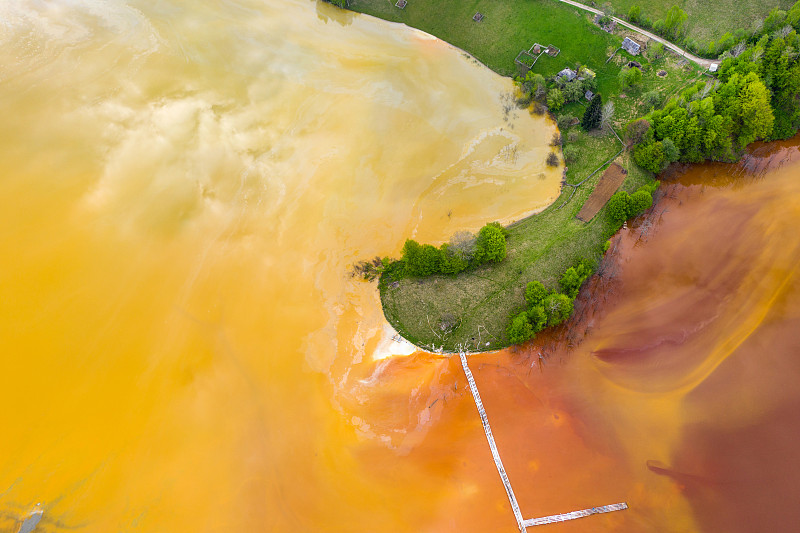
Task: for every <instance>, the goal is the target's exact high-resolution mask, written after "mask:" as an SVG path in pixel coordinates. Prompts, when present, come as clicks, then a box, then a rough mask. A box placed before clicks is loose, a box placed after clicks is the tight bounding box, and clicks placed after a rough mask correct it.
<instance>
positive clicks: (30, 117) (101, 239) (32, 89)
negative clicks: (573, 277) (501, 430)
mask: <svg viewBox="0 0 800 533" xmlns="http://www.w3.org/2000/svg"><path fill="white" fill-rule="evenodd" d="M0 20H2V24H0V44H1V45H2V46H0V114H1V115H2V117H3V119H2V121H3V127H2V128H0V228H1V229H0V254H2V255H1V256H2V258H3V259H2V268H0V339H2V348H3V349H2V359H1V360H0V402H1V403H2V405H3V410H2V411H3V414H2V416H1V417H0V427H1V428H2V438H1V439H0V530H2V531H16V530H17V528H18V527H19V525H20V520H21V519H22V518H23V517H24V516H26V514H27V513H29V512H31V511H32V510H33V509H35V507H34V506H35V505H36V504H37V503H41V504H42V507H41V508H42V509H43V510H44V518H43V520H42V522H41V524H40V526H39V529H41V530H42V531H62V530H65V531H66V530H73V529H72V528H77V529H74V530H80V531H87V532H95V531H97V532H108V531H148V532H150V531H152V532H156V531H193V532H196V531H292V532H299V531H342V532H352V531H372V530H377V529H382V530H387V531H440V530H442V527H445V528H446V525H445V526H442V524H447V523H449V522H447V520H449V518H448V517H441V518H440V517H439V509H440V507H439V503H440V502H441V501H443V500H448V501H449V500H451V499H453V498H456V501H464V502H469V501H472V500H470V498H475V497H476V495H477V496H478V497H479V496H480V495H481V494H482V492H481V491H483V490H484V489H482V488H481V487H478V486H476V485H474V484H469V483H467V484H464V483H462V482H461V481H453V480H452V479H451V477H450V476H451V468H450V466H448V465H451V466H452V464H453V463H452V462H453V461H454V460H455V458H457V457H458V455H459V454H458V453H457V450H456V453H452V454H451V453H449V452H448V451H447V450H445V449H442V450H440V451H439V452H438V453H436V454H432V455H430V456H429V457H428V458H427V459H425V460H422V461H420V460H412V459H410V458H409V454H410V453H412V454H413V450H414V449H415V446H416V445H417V444H418V443H419V442H420V441H421V440H422V439H423V438H424V435H425V434H426V431H427V429H426V428H428V427H430V426H431V425H432V424H433V420H434V418H430V417H429V418H426V416H427V415H426V416H422V415H420V416H418V415H417V414H414V415H413V416H412V417H411V418H409V419H405V418H403V417H405V416H406V415H405V414H404V413H407V412H408V409H409V407H408V405H416V404H414V403H413V402H415V401H419V402H422V401H423V400H424V398H422V397H420V396H419V386H420V383H421V382H422V381H428V382H430V380H435V379H450V380H452V379H453V378H452V375H451V374H448V372H446V371H445V370H446V368H443V367H442V365H441V364H440V363H431V362H429V361H428V362H420V363H419V365H420V366H419V367H418V368H416V369H414V370H413V371H409V372H408V373H407V374H406V376H405V377H403V376H397V377H396V378H394V379H393V380H391V381H390V382H389V383H387V387H388V388H387V389H386V396H384V395H382V394H381V395H378V396H379V397H377V398H376V400H375V402H376V403H375V404H374V405H373V407H374V409H375V411H374V413H384V414H385V416H387V417H390V418H391V417H395V416H396V417H398V419H397V421H400V420H401V419H402V423H400V425H399V426H398V427H389V426H391V424H388V423H387V424H388V425H387V426H386V428H382V427H379V425H376V424H375V421H374V419H369V420H368V417H366V416H363V413H361V416H359V414H358V413H357V411H360V410H361V407H360V406H363V405H367V404H369V403H370V402H371V401H372V400H371V394H372V393H371V392H370V393H364V392H363V391H362V388H363V387H366V386H367V384H368V383H369V382H368V381H367V380H368V379H369V376H373V377H374V378H375V379H381V378H380V375H379V374H374V372H377V370H375V369H374V368H373V366H372V365H373V363H372V361H373V360H376V359H379V358H380V357H381V356H382V355H385V353H384V352H382V351H381V350H382V349H380V350H378V349H377V347H378V346H379V344H380V342H381V340H382V337H383V336H384V335H385V331H384V322H383V318H382V314H381V310H380V305H379V301H378V297H377V293H376V290H375V286H374V285H368V284H365V283H360V282H357V281H354V280H353V279H351V278H350V277H349V276H348V267H349V265H351V264H352V263H353V262H355V261H358V260H360V259H365V258H370V257H373V256H375V255H396V254H397V253H398V251H399V249H400V248H401V246H402V244H403V241H404V239H405V238H406V237H407V236H409V235H413V236H415V237H416V238H418V239H419V240H422V241H429V242H441V241H443V240H445V239H447V237H448V236H449V235H450V234H452V233H453V232H455V231H458V230H461V229H472V230H475V229H477V228H478V227H480V226H481V225H483V224H484V223H486V222H488V221H492V220H502V221H511V220H514V219H518V218H521V217H523V216H525V215H526V214H528V213H530V212H532V211H535V210H537V209H541V208H543V207H544V206H546V205H547V204H548V203H549V202H551V201H552V199H553V198H554V197H555V196H556V195H557V194H558V187H559V180H560V173H561V169H560V168H553V169H548V168H547V166H546V165H545V163H544V161H545V158H546V156H547V154H548V153H549V151H550V148H549V146H548V143H549V141H550V138H551V137H552V135H553V133H554V131H555V129H554V127H553V125H552V124H550V123H548V122H547V121H546V120H545V119H544V118H541V117H534V116H531V115H530V114H529V113H527V112H524V111H519V110H516V109H513V108H511V107H509V105H508V102H509V96H508V95H509V94H510V93H511V92H512V90H513V86H512V84H511V82H510V80H508V79H503V78H500V77H498V76H497V75H495V74H493V73H492V72H490V71H488V70H487V69H486V68H484V67H482V66H481V65H479V64H478V63H477V62H476V61H474V60H473V59H471V58H469V57H468V56H466V55H465V54H464V53H463V52H461V51H458V50H456V49H454V48H452V47H450V46H448V45H446V44H444V43H442V42H439V41H437V40H434V39H432V38H430V37H429V36H426V35H424V34H421V33H419V32H416V31H414V30H411V29H409V28H405V27H402V26H396V25H390V24H387V23H384V22H380V21H377V20H374V19H370V18H367V17H361V16H354V15H352V14H348V13H345V12H342V11H339V10H336V9H334V8H331V7H330V6H327V5H325V4H316V3H313V2H308V1H300V0H297V1H282V2H278V1H274V0H269V1H265V2H262V1H255V0H253V1H247V0H245V1H226V2H182V1H177V0H172V1H162V2H146V1H130V2H123V1H115V0H111V1H108V2H100V1H95V0H78V1H74V0H70V1H67V0H55V1H52V2H38V1H34V0H10V1H5V2H2V4H1V5H0ZM385 344H386V343H384V344H383V345H385ZM412 360H413V359H412ZM387 361H388V360H387ZM375 364H379V363H375ZM379 368H380V367H379ZM420 372H421V374H420ZM442 376H449V377H447V378H445V377H442ZM362 378H363V379H362ZM409 398H412V400H409ZM414 398H417V399H416V400H414ZM409 402H411V403H409ZM444 405H445V403H444V402H440V404H439V407H437V409H440V408H442V407H443V406H444ZM465 405H466V406H467V407H468V404H465ZM396 406H399V407H400V409H399V410H395V407H396ZM404 406H405V407H404ZM439 413H446V411H444V410H441V411H439ZM468 414H469V411H464V415H465V416H464V420H465V423H466V424H467V425H469V427H471V424H472V423H473V419H472V418H471V417H469V416H468ZM448 416H449V415H448ZM393 420H394V419H393ZM398 423H399V422H398ZM478 442H479V441H478ZM476 450H479V451H478V452H477V453H483V451H481V450H482V449H481V448H476ZM478 462H479V461H478ZM481 468H483V466H482V467H481ZM467 485H469V486H467ZM492 490H494V489H492ZM37 531H38V529H37Z"/></svg>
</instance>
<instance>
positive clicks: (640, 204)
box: [608, 183, 658, 226]
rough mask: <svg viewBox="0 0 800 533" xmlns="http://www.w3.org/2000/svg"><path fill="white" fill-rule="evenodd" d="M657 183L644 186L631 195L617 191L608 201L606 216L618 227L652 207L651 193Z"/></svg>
mask: <svg viewBox="0 0 800 533" xmlns="http://www.w3.org/2000/svg"><path fill="white" fill-rule="evenodd" d="M655 187H658V183H654V184H653V185H645V186H644V187H642V188H640V189H639V190H637V191H636V192H635V193H633V194H628V193H627V192H626V191H617V192H616V193H614V196H612V197H611V199H610V200H609V201H608V216H609V217H611V220H613V221H614V222H615V223H616V224H617V225H618V226H619V225H620V224H622V223H623V222H625V221H626V220H628V219H630V218H633V217H635V216H638V215H640V214H642V213H644V212H645V211H647V210H648V209H650V207H652V205H653V191H654V190H655Z"/></svg>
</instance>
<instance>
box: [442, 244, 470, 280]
mask: <svg viewBox="0 0 800 533" xmlns="http://www.w3.org/2000/svg"><path fill="white" fill-rule="evenodd" d="M439 250H440V251H441V255H442V258H441V271H442V273H443V274H458V273H459V272H462V271H464V270H466V268H467V266H469V260H467V259H466V257H465V255H464V254H463V253H462V252H461V251H460V250H459V249H458V248H455V247H453V246H452V245H451V244H449V243H444V244H442V246H441V247H440V248H439Z"/></svg>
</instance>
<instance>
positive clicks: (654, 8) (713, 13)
mask: <svg viewBox="0 0 800 533" xmlns="http://www.w3.org/2000/svg"><path fill="white" fill-rule="evenodd" d="M577 1H578V2H581V3H582V4H586V5H591V4H592V2H591V0H577ZM794 1H795V0H746V1H744V2H743V1H741V0H738V1H737V0H704V1H703V0H606V1H604V2H600V1H597V2H595V3H596V5H595V6H594V7H595V8H596V9H603V10H604V9H606V7H604V6H607V5H610V6H611V7H612V8H613V11H614V13H615V14H616V15H617V16H620V15H627V14H628V11H629V10H630V8H631V6H634V5H638V6H639V7H640V8H641V10H642V17H649V18H650V19H651V20H652V21H653V22H655V21H656V20H658V19H664V18H665V17H666V15H667V11H668V10H669V8H670V7H672V6H674V5H675V6H678V7H680V8H681V9H683V10H684V11H685V12H686V14H687V15H688V26H687V36H688V37H690V38H692V39H695V40H697V41H700V42H706V41H716V40H718V39H719V38H720V37H722V35H723V34H724V33H725V32H731V33H733V32H734V31H735V30H736V29H738V28H742V29H745V30H747V29H751V28H752V27H753V23H754V22H755V21H756V20H759V19H763V18H764V17H766V16H767V14H768V13H769V12H770V11H771V10H772V9H773V8H775V7H778V8H780V9H784V10H787V9H789V8H790V7H792V5H793V4H794Z"/></svg>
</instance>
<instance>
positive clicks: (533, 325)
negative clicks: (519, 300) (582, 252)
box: [506, 261, 594, 344]
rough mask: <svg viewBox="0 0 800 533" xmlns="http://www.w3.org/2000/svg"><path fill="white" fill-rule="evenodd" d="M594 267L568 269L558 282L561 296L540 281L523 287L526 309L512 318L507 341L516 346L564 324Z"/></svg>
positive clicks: (588, 264) (587, 263)
mask: <svg viewBox="0 0 800 533" xmlns="http://www.w3.org/2000/svg"><path fill="white" fill-rule="evenodd" d="M592 272H594V266H593V265H592V264H591V263H589V262H588V261H581V262H580V263H578V264H577V265H576V266H574V267H569V268H568V269H567V270H566V272H564V275H563V276H562V277H561V280H559V286H560V287H561V291H562V292H557V291H548V290H547V288H546V287H545V286H544V285H543V284H542V283H541V282H539V281H531V282H530V283H528V285H526V287H525V301H526V302H527V304H528V305H527V309H526V310H524V311H521V312H520V313H518V314H516V315H514V316H513V317H511V321H510V323H509V325H508V328H507V329H506V333H507V334H508V340H509V341H511V343H512V344H519V343H522V342H525V341H527V340H530V339H532V338H534V337H535V336H536V334H537V333H538V332H540V331H542V330H543V329H545V328H549V327H553V326H557V325H559V324H561V323H562V322H564V321H565V320H567V319H568V318H569V317H570V316H571V315H572V311H573V309H574V300H575V297H576V296H577V295H578V291H579V290H580V288H581V285H583V282H584V281H586V279H587V278H588V277H589V276H591V275H592Z"/></svg>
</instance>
